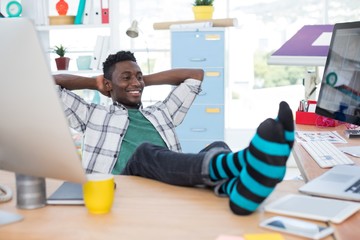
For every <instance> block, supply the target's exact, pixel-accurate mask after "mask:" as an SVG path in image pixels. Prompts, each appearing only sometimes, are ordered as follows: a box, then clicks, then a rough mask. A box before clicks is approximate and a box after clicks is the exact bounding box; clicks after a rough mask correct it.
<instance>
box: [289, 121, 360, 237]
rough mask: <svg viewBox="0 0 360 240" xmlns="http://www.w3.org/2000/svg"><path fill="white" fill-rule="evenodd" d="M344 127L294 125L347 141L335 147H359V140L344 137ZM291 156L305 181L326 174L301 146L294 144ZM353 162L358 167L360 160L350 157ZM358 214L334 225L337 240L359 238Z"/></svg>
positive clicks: (359, 220) (304, 129) (302, 129)
mask: <svg viewBox="0 0 360 240" xmlns="http://www.w3.org/2000/svg"><path fill="white" fill-rule="evenodd" d="M345 129H346V126H345V125H344V124H342V125H339V126H337V127H329V128H324V127H316V126H312V125H300V124H298V125H296V130H298V131H337V132H338V133H339V134H340V135H341V136H342V137H343V138H344V139H346V140H347V141H348V143H346V144H336V146H338V147H341V146H360V139H348V138H346V137H345V135H344V130H345ZM293 156H294V159H295V161H296V164H297V166H298V168H299V170H300V172H301V175H302V176H303V178H304V180H305V181H310V180H312V179H314V178H316V177H317V176H319V175H321V174H322V173H324V172H326V171H327V169H323V168H320V167H319V165H318V164H317V163H316V162H315V161H314V160H313V159H312V157H311V156H310V155H309V154H308V153H307V152H306V150H305V149H304V148H303V147H302V146H301V144H299V143H296V142H295V144H294V149H293ZM350 158H351V159H352V160H354V162H355V164H356V165H360V158H356V157H350ZM359 226H360V212H358V213H357V214H355V215H354V216H352V217H351V218H349V219H348V220H346V221H345V222H344V223H343V224H339V225H335V227H336V228H337V230H338V231H337V235H336V236H337V237H338V238H337V239H344V240H346V239H349V240H350V239H351V240H352V239H358V238H359V236H360V229H359Z"/></svg>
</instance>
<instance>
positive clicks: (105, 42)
mask: <svg viewBox="0 0 360 240" xmlns="http://www.w3.org/2000/svg"><path fill="white" fill-rule="evenodd" d="M109 52H110V37H109V36H101V35H99V36H97V39H96V44H95V48H94V54H93V57H92V59H91V64H90V68H91V69H93V70H98V69H102V63H103V62H104V61H105V60H106V58H107V56H108V55H109Z"/></svg>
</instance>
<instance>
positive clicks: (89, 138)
mask: <svg viewBox="0 0 360 240" xmlns="http://www.w3.org/2000/svg"><path fill="white" fill-rule="evenodd" d="M103 71H104V75H103V76H102V75H101V76H98V77H96V78H88V77H80V76H75V75H64V74H60V75H55V76H54V78H55V82H56V84H57V85H59V86H58V91H59V95H60V98H61V99H62V102H63V105H64V110H65V114H66V116H67V118H68V120H69V124H70V127H71V128H73V129H75V130H77V131H79V132H81V133H83V135H84V139H83V146H82V161H83V167H84V168H85V170H86V172H87V173H92V172H102V173H113V174H122V175H135V176H142V177H146V178H151V179H155V180H158V181H162V182H165V183H168V184H173V185H180V186H198V185H206V186H209V187H211V188H212V189H213V190H214V191H215V193H216V194H218V195H225V196H228V197H229V198H230V208H231V210H232V211H233V212H234V213H236V214H242V215H245V214H250V213H251V212H253V211H255V210H256V209H257V207H258V206H259V205H260V204H261V202H262V201H263V200H265V199H266V197H267V196H268V195H269V194H270V193H271V192H272V190H273V189H274V187H275V186H276V184H277V183H279V182H280V181H281V180H282V179H283V177H284V175H285V169H286V166H285V165H286V161H287V159H288V157H289V155H290V152H291V148H292V145H293V141H294V126H293V116H292V111H291V109H290V108H289V106H288V104H287V103H285V102H282V103H280V108H279V113H278V116H277V117H276V118H275V119H270V118H269V119H267V120H265V121H264V122H263V123H262V124H260V126H259V128H258V129H257V132H256V134H255V136H254V138H253V139H252V141H251V143H250V144H249V146H248V147H247V148H245V149H243V150H241V151H239V152H232V151H231V150H230V148H229V147H228V145H227V144H226V143H225V142H214V143H212V144H210V145H208V146H207V147H206V148H204V149H203V150H201V151H200V152H199V153H197V154H188V153H182V152H181V146H180V143H179V140H178V138H177V135H176V131H175V128H176V126H178V125H179V124H181V122H182V121H183V119H184V118H185V115H186V113H187V112H188V110H189V108H190V106H191V104H192V103H193V101H194V99H195V97H196V95H197V94H198V93H199V92H200V91H201V83H202V80H203V77H204V72H203V70H202V69H172V70H168V71H164V72H160V73H155V74H150V75H146V76H143V74H142V72H141V69H140V67H139V66H138V64H137V63H136V59H135V57H134V55H133V54H132V53H131V52H128V51H120V52H117V53H116V54H112V55H109V57H108V58H107V59H106V61H105V62H104V64H103ZM160 84H170V85H174V86H176V87H174V88H173V89H172V91H171V92H170V93H169V94H168V96H167V98H166V99H165V100H163V101H159V102H157V103H155V104H153V105H151V106H148V107H146V108H144V107H143V105H142V102H141V96H142V93H143V90H144V87H145V86H150V85H160ZM75 89H94V90H98V91H100V92H101V93H102V94H104V95H105V96H108V97H111V99H112V101H113V104H112V105H109V106H102V105H98V104H90V103H87V102H86V101H85V100H84V99H82V98H81V97H80V96H78V95H76V94H75V93H74V92H72V91H71V90H75Z"/></svg>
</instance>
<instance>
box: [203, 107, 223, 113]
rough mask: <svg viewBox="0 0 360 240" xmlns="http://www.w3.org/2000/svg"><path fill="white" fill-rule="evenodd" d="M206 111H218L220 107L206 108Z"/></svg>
mask: <svg viewBox="0 0 360 240" xmlns="http://www.w3.org/2000/svg"><path fill="white" fill-rule="evenodd" d="M205 111H206V112H207V113H219V112H220V108H206V110H205Z"/></svg>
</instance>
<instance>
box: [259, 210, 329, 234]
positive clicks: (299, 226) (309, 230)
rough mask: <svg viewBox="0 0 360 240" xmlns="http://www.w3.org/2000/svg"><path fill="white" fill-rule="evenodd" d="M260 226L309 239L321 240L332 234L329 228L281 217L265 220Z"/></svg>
mask: <svg viewBox="0 0 360 240" xmlns="http://www.w3.org/2000/svg"><path fill="white" fill-rule="evenodd" d="M260 226H261V227H264V228H268V229H271V230H275V231H279V232H284V233H289V234H293V235H297V236H302V237H306V238H310V239H321V238H324V237H326V236H328V235H330V234H332V233H333V232H334V230H333V229H332V228H331V227H326V226H320V225H317V224H315V223H311V222H307V221H303V220H299V219H295V218H289V217H282V216H276V217H272V218H269V219H266V220H264V221H263V222H261V223H260Z"/></svg>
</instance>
